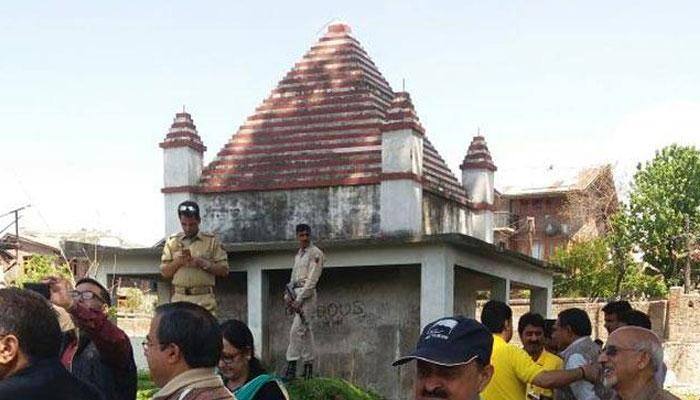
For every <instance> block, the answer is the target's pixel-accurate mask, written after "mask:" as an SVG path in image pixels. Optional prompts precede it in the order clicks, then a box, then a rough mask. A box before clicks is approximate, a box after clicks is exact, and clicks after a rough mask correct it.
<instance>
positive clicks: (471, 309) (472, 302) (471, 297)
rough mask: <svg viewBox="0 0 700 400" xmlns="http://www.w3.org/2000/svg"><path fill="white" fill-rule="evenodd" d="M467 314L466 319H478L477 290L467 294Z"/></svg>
mask: <svg viewBox="0 0 700 400" xmlns="http://www.w3.org/2000/svg"><path fill="white" fill-rule="evenodd" d="M466 300H467V307H466V309H467V313H466V315H465V317H469V318H474V319H476V290H474V291H472V292H469V293H468V294H467V299H466Z"/></svg>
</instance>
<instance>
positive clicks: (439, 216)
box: [423, 191, 472, 235]
mask: <svg viewBox="0 0 700 400" xmlns="http://www.w3.org/2000/svg"><path fill="white" fill-rule="evenodd" d="M423 232H424V233H425V234H426V235H434V234H439V233H461V234H465V235H472V226H471V214H470V212H469V210H468V209H467V208H466V207H464V206H462V205H460V204H458V203H457V202H455V201H453V200H448V199H445V198H443V197H440V196H436V195H434V194H432V193H430V192H427V191H424V192H423Z"/></svg>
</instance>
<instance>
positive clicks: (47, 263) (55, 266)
mask: <svg viewBox="0 0 700 400" xmlns="http://www.w3.org/2000/svg"><path fill="white" fill-rule="evenodd" d="M50 276H55V277H62V278H66V279H68V280H70V281H71V282H72V281H73V272H72V271H71V269H70V266H69V265H68V263H60V262H58V261H57V259H56V257H53V256H44V255H33V256H31V257H29V258H28V259H27V260H26V261H25V262H24V273H23V274H22V275H21V276H20V277H18V278H17V280H16V281H15V285H17V286H20V287H22V286H24V284H25V283H27V282H40V281H42V280H44V279H45V278H47V277H50Z"/></svg>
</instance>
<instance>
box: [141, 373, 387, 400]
mask: <svg viewBox="0 0 700 400" xmlns="http://www.w3.org/2000/svg"><path fill="white" fill-rule="evenodd" d="M287 390H288V392H289V397H290V398H291V399H292V400H382V397H381V396H379V395H378V394H376V393H374V392H372V391H365V390H363V389H360V388H358V387H357V386H355V385H353V384H352V383H350V382H348V381H346V380H344V379H337V378H315V379H311V380H308V381H305V380H297V381H294V382H292V383H290V384H288V385H287ZM157 391H158V388H156V387H155V385H154V384H153V382H151V379H150V377H149V376H148V372H144V371H142V372H139V376H138V394H137V395H136V400H149V399H151V398H152V397H153V395H154V394H155V393H156V392H157Z"/></svg>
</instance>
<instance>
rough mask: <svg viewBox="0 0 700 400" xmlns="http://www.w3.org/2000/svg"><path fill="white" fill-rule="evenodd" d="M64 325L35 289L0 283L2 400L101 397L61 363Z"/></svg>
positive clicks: (91, 399) (57, 399)
mask: <svg viewBox="0 0 700 400" xmlns="http://www.w3.org/2000/svg"><path fill="white" fill-rule="evenodd" d="M60 348H61V328H60V326H59V324H58V319H57V317H56V313H55V311H54V309H53V308H51V306H50V305H49V303H48V301H46V299H44V298H42V297H41V296H39V295H38V294H36V293H33V292H30V291H26V290H21V289H17V288H8V289H0V400H19V399H21V400H45V399H55V400H98V399H102V398H103V397H102V396H100V394H99V392H98V391H97V390H96V389H95V388H93V387H92V386H89V385H88V384H87V383H84V382H82V381H80V380H79V379H78V378H76V377H74V376H73V375H71V374H70V373H69V372H68V371H66V369H65V368H63V366H62V365H61V363H60V362H59V359H58V353H59V351H60Z"/></svg>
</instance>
